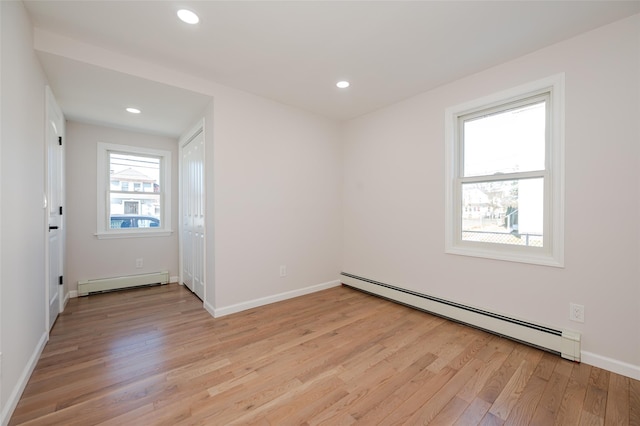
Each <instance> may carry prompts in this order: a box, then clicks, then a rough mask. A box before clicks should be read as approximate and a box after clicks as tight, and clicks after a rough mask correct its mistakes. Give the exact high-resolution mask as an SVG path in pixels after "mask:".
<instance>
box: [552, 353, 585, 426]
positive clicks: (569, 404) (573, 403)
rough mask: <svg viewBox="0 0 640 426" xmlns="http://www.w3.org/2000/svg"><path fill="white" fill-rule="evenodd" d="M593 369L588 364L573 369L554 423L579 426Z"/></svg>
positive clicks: (578, 365) (559, 425) (558, 425)
mask: <svg viewBox="0 0 640 426" xmlns="http://www.w3.org/2000/svg"><path fill="white" fill-rule="evenodd" d="M591 368H592V367H591V366H590V365H587V364H576V365H575V366H574V367H573V370H572V372H571V377H570V378H569V383H568V384H567V388H566V390H565V392H564V395H563V397H562V402H561V403H560V409H559V410H558V415H557V416H556V419H555V421H554V424H555V425H557V426H561V425H577V424H579V423H580V415H581V413H582V407H583V406H584V397H585V395H586V393H587V385H588V383H589V377H590V376H591Z"/></svg>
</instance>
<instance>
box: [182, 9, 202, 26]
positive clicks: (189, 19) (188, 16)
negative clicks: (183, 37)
mask: <svg viewBox="0 0 640 426" xmlns="http://www.w3.org/2000/svg"><path fill="white" fill-rule="evenodd" d="M178 18H180V20H181V21H182V22H186V23H187V24H191V25H195V24H197V23H198V22H200V18H198V15H196V14H195V13H194V12H192V11H190V10H188V9H180V10H179V11H178Z"/></svg>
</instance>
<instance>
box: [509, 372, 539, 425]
mask: <svg viewBox="0 0 640 426" xmlns="http://www.w3.org/2000/svg"><path fill="white" fill-rule="evenodd" d="M546 385H547V381H546V380H544V379H541V378H540V377H538V376H531V378H530V379H529V382H528V383H527V386H526V387H525V388H524V390H523V391H522V395H521V396H520V399H519V400H518V402H517V403H516V405H514V407H513V409H512V410H511V412H510V413H509V417H508V418H507V419H506V421H505V422H504V424H505V425H513V426H517V425H528V424H529V423H530V422H531V418H532V417H533V414H534V412H535V410H536V407H537V406H538V402H539V401H540V398H542V394H543V392H544V389H545V387H546Z"/></svg>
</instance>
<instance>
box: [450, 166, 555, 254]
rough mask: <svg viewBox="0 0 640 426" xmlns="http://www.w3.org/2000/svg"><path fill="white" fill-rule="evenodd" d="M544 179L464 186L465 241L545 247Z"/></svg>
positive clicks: (463, 228)
mask: <svg viewBox="0 0 640 426" xmlns="http://www.w3.org/2000/svg"><path fill="white" fill-rule="evenodd" d="M543 197H544V179H542V178H536V179H519V180H507V181H497V182H481V183H467V184H463V185H462V240H463V241H478V242H486V243H496V244H510V245H521V246H535V247H542V246H543V216H544V201H543V200H544V198H543Z"/></svg>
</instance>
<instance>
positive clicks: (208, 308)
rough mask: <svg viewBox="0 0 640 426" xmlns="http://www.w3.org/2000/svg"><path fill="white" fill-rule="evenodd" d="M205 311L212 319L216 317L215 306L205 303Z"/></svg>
mask: <svg viewBox="0 0 640 426" xmlns="http://www.w3.org/2000/svg"><path fill="white" fill-rule="evenodd" d="M204 309H205V310H206V311H207V312H209V315H211V316H212V317H214V318H215V317H216V308H214V307H213V305H212V304H211V303H209V302H206V301H205V302H204Z"/></svg>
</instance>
